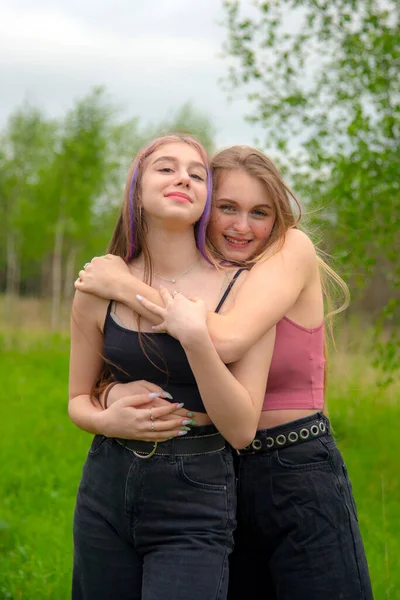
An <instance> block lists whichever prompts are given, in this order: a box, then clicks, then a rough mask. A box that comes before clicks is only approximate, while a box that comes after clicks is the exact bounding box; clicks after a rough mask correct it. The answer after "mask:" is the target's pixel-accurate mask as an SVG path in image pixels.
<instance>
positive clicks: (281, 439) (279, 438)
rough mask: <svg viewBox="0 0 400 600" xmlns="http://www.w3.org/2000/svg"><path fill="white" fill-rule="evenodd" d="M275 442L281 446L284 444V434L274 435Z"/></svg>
mask: <svg viewBox="0 0 400 600" xmlns="http://www.w3.org/2000/svg"><path fill="white" fill-rule="evenodd" d="M276 443H277V444H278V446H283V445H284V444H286V435H283V433H280V434H279V435H278V436H277V437H276Z"/></svg>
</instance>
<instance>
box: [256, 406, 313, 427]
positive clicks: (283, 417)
mask: <svg viewBox="0 0 400 600" xmlns="http://www.w3.org/2000/svg"><path fill="white" fill-rule="evenodd" d="M317 412H318V410H317V409H315V408H295V409H282V410H264V411H263V412H262V413H261V417H260V420H259V422H258V427H257V429H270V428H271V427H277V426H278V425H283V424H285V423H289V422H290V421H296V419H302V418H303V417H309V416H310V415H314V414H316V413H317Z"/></svg>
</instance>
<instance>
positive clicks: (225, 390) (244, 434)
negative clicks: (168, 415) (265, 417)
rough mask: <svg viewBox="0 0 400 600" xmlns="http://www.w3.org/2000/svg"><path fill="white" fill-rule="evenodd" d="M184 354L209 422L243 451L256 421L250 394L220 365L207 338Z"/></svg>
mask: <svg viewBox="0 0 400 600" xmlns="http://www.w3.org/2000/svg"><path fill="white" fill-rule="evenodd" d="M185 352H186V355H187V358H188V361H189V363H190V366H191V369H192V371H193V374H194V376H195V378H196V382H197V385H198V388H199V391H200V394H201V397H202V400H203V402H204V406H205V408H206V411H207V414H208V415H209V417H210V419H211V420H212V422H213V423H214V424H215V426H216V427H217V429H218V430H219V431H220V432H221V433H222V435H223V436H224V437H225V438H226V439H227V440H228V441H229V442H230V443H231V444H232V446H233V447H235V448H243V447H244V446H246V445H247V444H249V443H250V441H251V440H252V439H253V437H254V434H255V432H256V429H257V423H258V420H259V411H257V410H256V409H255V406H254V403H253V400H252V398H251V396H250V394H249V393H248V391H247V390H246V389H245V388H244V387H243V385H242V384H241V383H239V382H238V381H237V379H236V378H235V377H234V376H233V375H232V373H231V372H230V371H229V369H228V368H227V367H226V366H225V365H224V364H223V362H222V361H221V359H220V357H219V355H218V353H217V351H216V350H215V348H214V346H213V343H212V341H211V339H210V337H209V336H208V335H205V336H202V339H201V341H198V342H196V344H193V346H189V347H186V348H185Z"/></svg>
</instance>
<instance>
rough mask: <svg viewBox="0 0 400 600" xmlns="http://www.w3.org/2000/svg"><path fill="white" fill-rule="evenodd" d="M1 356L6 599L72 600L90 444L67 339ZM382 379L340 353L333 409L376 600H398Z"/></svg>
mask: <svg viewBox="0 0 400 600" xmlns="http://www.w3.org/2000/svg"><path fill="white" fill-rule="evenodd" d="M0 355H1V361H0V382H1V383H0V385H1V390H2V393H1V399H2V401H1V408H0V410H1V414H0V416H1V431H2V432H1V456H0V458H1V460H0V481H1V497H0V599H1V600H3V599H12V600H17V599H19V598H22V599H24V600H44V599H46V598H51V599H53V600H67V599H68V598H69V597H70V578H71V562H72V537H71V530H72V525H71V524H72V514H73V509H74V501H75V494H76V490H77V486H78V483H79V479H80V473H81V468H82V464H83V462H84V460H85V455H86V452H87V449H88V446H89V443H90V436H89V435H88V434H86V433H84V432H82V431H79V430H78V429H76V428H75V427H74V426H73V425H72V424H71V423H70V422H69V420H68V417H67V410H66V405H67V371H68V340H67V336H66V335H64V336H62V335H56V334H50V333H47V334H44V333H43V334H40V333H35V334H32V332H31V333H30V334H27V333H23V332H21V331H20V333H19V334H18V335H17V334H16V333H14V334H13V333H11V332H8V334H7V335H4V336H3V337H0ZM375 380H376V374H375V373H374V372H373V370H372V369H371V368H370V367H369V366H368V361H367V360H366V359H365V358H363V356H362V354H361V353H359V352H357V353H354V354H352V355H343V354H342V355H339V356H338V357H336V358H335V359H334V360H333V361H332V364H331V375H330V381H331V384H330V393H329V410H330V416H331V419H332V422H333V426H334V429H335V432H336V436H337V440H338V443H339V446H340V448H341V449H342V451H343V453H344V455H345V458H346V461H347V464H348V468H349V471H350V475H351V478H352V481H353V489H354V494H355V497H356V501H357V505H358V512H359V520H360V525H361V529H362V533H363V536H364V541H365V546H366V551H367V556H368V561H369V564H370V570H371V576H372V581H373V587H374V592H375V599H376V600H387V599H390V600H395V599H396V600H397V599H398V600H400V568H399V555H400V510H399V501H400V478H399V475H398V473H399V463H400V434H399V423H400V403H399V402H398V400H399V387H398V386H395V387H392V388H391V389H390V390H386V391H385V392H384V393H381V394H378V392H377V387H376V382H375ZM116 600H118V599H116ZM188 600H189V599H188ZM328 600H329V599H328Z"/></svg>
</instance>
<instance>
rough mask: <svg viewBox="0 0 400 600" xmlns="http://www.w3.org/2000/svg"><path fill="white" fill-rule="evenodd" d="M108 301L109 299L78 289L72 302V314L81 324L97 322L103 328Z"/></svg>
mask: <svg viewBox="0 0 400 600" xmlns="http://www.w3.org/2000/svg"><path fill="white" fill-rule="evenodd" d="M108 303H109V301H108V300H104V298H99V297H98V296H95V295H94V294H85V293H83V292H80V291H78V290H77V291H76V292H75V296H74V300H73V303H72V311H71V312H72V316H73V318H74V320H75V321H76V322H77V323H79V324H80V325H82V324H84V323H85V324H87V325H88V326H90V324H92V325H93V324H95V325H97V326H98V327H99V328H100V329H102V328H103V323H104V319H105V316H106V312H107V307H108Z"/></svg>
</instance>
